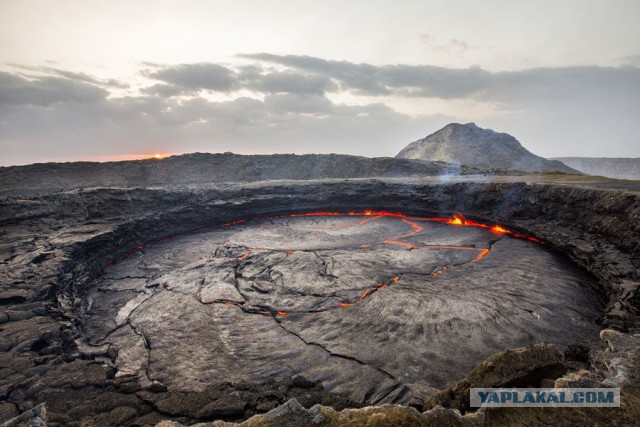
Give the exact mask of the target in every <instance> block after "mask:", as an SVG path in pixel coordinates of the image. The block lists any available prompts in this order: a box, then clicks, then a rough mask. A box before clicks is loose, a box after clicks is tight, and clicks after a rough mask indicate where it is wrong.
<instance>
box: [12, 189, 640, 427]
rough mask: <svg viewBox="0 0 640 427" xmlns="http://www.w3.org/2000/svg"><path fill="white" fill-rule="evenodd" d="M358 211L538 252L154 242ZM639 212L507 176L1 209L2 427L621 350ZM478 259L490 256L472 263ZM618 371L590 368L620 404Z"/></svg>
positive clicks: (211, 405) (331, 234) (158, 414)
mask: <svg viewBox="0 0 640 427" xmlns="http://www.w3.org/2000/svg"><path fill="white" fill-rule="evenodd" d="M364 209H378V210H386V211H396V212H397V211H400V212H405V213H407V214H411V215H415V216H433V215H436V216H450V215H451V214H452V213H453V212H464V213H465V214H466V215H467V216H468V218H471V219H473V220H476V221H479V222H485V223H489V224H496V223H498V224H500V225H502V226H504V227H506V228H509V229H511V230H514V231H515V232H518V233H524V234H527V235H530V236H533V237H536V238H538V239H541V240H543V241H544V242H545V245H544V246H540V245H538V244H536V243H534V242H529V241H526V240H521V239H515V238H513V237H510V236H505V235H496V234H494V233H492V232H491V231H489V230H485V229H476V228H473V227H453V226H448V225H446V224H442V223H439V222H428V221H414V223H416V224H418V225H419V226H420V227H423V230H421V231H420V232H418V233H415V234H412V235H410V236H406V235H407V234H411V233H413V232H414V231H415V230H416V228H414V227H413V226H412V225H411V224H410V223H408V222H405V221H403V219H401V218H394V217H383V218H378V219H375V220H372V221H368V222H366V223H365V224H358V225H357V226H356V225H354V226H353V227H351V226H349V227H342V226H343V225H352V224H353V223H354V222H359V221H361V220H362V219H363V218H357V217H344V218H342V217H341V218H333V217H318V218H314V217H307V218H281V219H278V220H274V223H273V224H272V223H271V221H262V222H260V221H258V222H254V223H248V222H247V223H240V224H235V225H232V226H228V227H223V228H215V227H214V228H213V229H209V230H207V231H204V232H199V233H193V234H189V233H187V234H185V235H184V236H182V237H180V238H175V239H168V240H165V241H163V242H156V243H153V244H151V245H149V242H152V241H157V240H158V239H161V238H164V237H167V236H171V235H174V234H175V233H186V232H188V231H189V230H193V229H197V228H198V227H211V226H220V225H222V224H224V223H228V222H232V221H235V220H238V219H242V218H254V217H265V216H270V217H274V216H278V215H285V214H288V213H291V212H312V211H317V210H328V211H347V210H354V211H361V210H364ZM367 218H370V217H367ZM639 218H640V197H639V196H638V193H636V192H633V191H624V190H605V189H597V188H577V187H572V186H564V185H550V184H546V185H537V184H531V185H528V184H524V183H511V182H506V183H497V184H496V183H477V182H465V183H451V184H441V185H437V184H433V183H429V182H424V183H421V182H420V181H415V182H411V183H407V182H399V181H384V180H356V181H318V182H279V183H264V184H263V183H257V184H247V185H226V186H210V187H206V188H204V187H198V188H181V189H179V188H175V189H171V188H168V189H117V188H110V189H89V190H81V191H72V192H66V193H58V194H50V195H42V196H37V197H36V196H34V197H13V198H5V199H3V200H2V205H1V210H0V221H1V222H2V229H1V233H2V242H1V245H0V253H1V255H2V257H1V260H0V282H1V284H0V304H2V310H0V419H2V420H4V419H8V418H10V417H11V416H14V415H16V414H17V413H19V412H22V411H25V410H27V409H29V408H32V407H35V406H36V405H38V404H39V403H42V402H46V405H47V408H48V413H49V420H50V421H52V422H54V423H55V422H59V423H63V424H71V423H73V422H80V421H83V422H85V423H94V424H96V425H127V424H137V425H145V424H153V423H155V422H157V421H159V420H160V419H163V418H172V419H175V420H179V421H182V422H191V421H195V420H206V419H216V418H225V419H236V418H244V417H248V416H250V415H252V414H254V413H258V412H264V411H267V410H269V409H271V408H273V407H275V406H277V405H278V404H280V403H283V402H284V401H285V400H287V399H288V398H290V397H295V398H297V399H298V400H299V401H300V402H301V403H302V404H303V405H305V406H307V407H308V406H311V405H313V404H315V403H322V404H324V405H326V406H333V407H335V408H336V409H340V408H343V407H346V406H359V405H360V404H362V403H375V402H402V403H410V404H414V405H415V406H421V402H418V401H416V400H415V399H413V397H414V396H417V397H418V398H421V397H423V396H427V395H429V394H430V393H431V392H432V391H433V388H442V387H445V386H448V385H453V383H455V382H456V381H457V380H459V379H461V378H462V377H464V376H465V374H466V373H467V371H468V370H469V369H470V368H472V367H473V366H474V365H475V364H476V363H477V362H479V361H481V360H482V359H484V358H485V357H487V356H489V355H491V354H493V353H495V352H497V351H499V350H502V349H504V348H506V347H515V346H522V345H526V344H530V343H534V342H538V341H550V342H553V343H556V344H559V345H560V346H565V345H567V344H571V343H573V342H576V341H583V342H584V343H586V344H587V346H588V347H587V348H588V350H587V351H588V352H591V353H592V354H595V353H594V352H597V351H599V349H598V345H597V344H595V343H592V341H593V340H592V339H590V337H592V336H593V334H594V332H595V331H596V328H595V327H594V323H597V324H598V327H608V328H614V329H617V330H618V331H621V332H622V333H623V334H622V335H623V336H627V335H628V336H630V337H631V336H633V334H634V333H635V331H637V328H638V326H639V322H638V302H639V301H640V293H639V292H638V284H639V283H640V277H639V273H638V269H639V267H640V262H639V255H640V221H639ZM405 219H406V218H405ZM408 221H409V222H411V221H412V220H411V219H409V220H408ZM272 225H273V226H274V227H272ZM338 226H339V227H338ZM327 227H331V228H327ZM402 236H405V237H402ZM384 241H387V243H381V242H384ZM389 241H391V242H395V243H389ZM400 242H402V243H405V244H408V245H411V246H414V247H420V246H425V245H434V244H435V245H439V246H456V247H458V246H465V247H472V246H475V248H477V249H478V250H475V249H470V250H458V249H452V248H449V249H444V248H443V249H435V248H429V249H427V248H410V247H407V246H406V245H402V244H398V243H400ZM294 243H295V244H294ZM363 244H368V245H370V246H369V247H361V246H360V245H363ZM138 246H142V247H143V248H142V249H141V250H136V251H135V252H131V250H132V249H137V247H138ZM481 248H482V250H484V249H490V252H489V253H488V255H486V256H484V257H482V258H480V259H478V260H477V261H476V262H471V261H473V260H474V259H475V257H477V256H478V254H479V253H481V250H480V249H481ZM263 249H264V250H263ZM289 251H293V252H291V253H289ZM555 251H561V252H564V253H565V254H566V255H568V256H569V257H570V258H571V259H572V262H569V261H568V260H567V259H565V258H563V257H562V256H559V255H557V253H556V252H555ZM108 263H111V264H112V266H111V267H109V268H106V269H103V267H104V266H105V265H106V264H108ZM574 263H576V264H574ZM576 265H579V266H580V268H581V269H577V268H576ZM445 266H446V267H448V268H447V269H446V270H443V269H442V267H445ZM439 271H443V274H437V272H439ZM585 271H586V272H587V273H588V274H589V276H586V275H585V273H584V272H585ZM434 272H435V273H436V276H432V275H431V273H434ZM100 273H101V274H100ZM396 277H398V280H397V282H396V281H394V278H396ZM592 283H596V284H597V289H596V290H595V291H594V290H592V288H591V284H592ZM378 284H380V285H387V287H382V286H378ZM367 289H369V292H367V295H366V296H365V297H364V298H363V299H362V300H360V301H358V300H359V299H360V297H361V296H362V295H363V293H364V292H365V291H366V290H367ZM599 297H603V298H604V300H603V307H602V309H601V310H600V309H599V305H598V304H599V301H598V300H599ZM212 302H213V304H212ZM225 302H228V303H231V305H225V304H224V303H225ZM341 303H342V304H352V303H354V304H353V305H348V306H346V307H340V304H341ZM313 310H319V311H320V312H317V313H311V312H310V311H313ZM278 312H283V313H278ZM284 312H286V314H284ZM265 314H266V315H265ZM596 317H597V319H596ZM625 342H626V341H625ZM612 354H614V355H615V354H617V353H612ZM616 357H617V356H616ZM588 360H590V359H588V358H587V359H584V360H583V362H581V363H583V365H582V367H587V368H589V366H588V363H590V362H588ZM625 360H626V359H624V358H623V359H612V360H609V362H607V363H606V364H604V365H599V367H598V369H599V370H600V371H599V372H600V373H601V374H602V375H605V377H607V378H612V380H611V381H613V382H612V383H611V384H618V385H619V386H621V387H623V392H624V390H626V389H625V387H636V386H637V379H634V378H635V377H633V375H635V374H633V372H635V371H633V369H631V368H629V365H626V364H625V363H626V362H625ZM623 368H624V369H623ZM589 369H593V367H591V368H589ZM296 374H301V375H302V376H296V377H293V376H294V375H296ZM303 377H304V378H303ZM305 378H306V379H305ZM316 381H317V382H316ZM634 381H635V382H634ZM321 384H322V385H324V388H323V387H322V386H321ZM629 384H631V385H629ZM634 384H636V385H634ZM333 392H340V394H335V393H333ZM505 419H511V418H509V417H505Z"/></svg>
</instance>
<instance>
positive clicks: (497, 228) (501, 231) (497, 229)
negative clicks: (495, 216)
mask: <svg viewBox="0 0 640 427" xmlns="http://www.w3.org/2000/svg"><path fill="white" fill-rule="evenodd" d="M491 231H493V232H494V233H496V234H504V233H506V232H507V230H505V229H504V228H502V227H500V226H499V225H494V226H493V227H491Z"/></svg>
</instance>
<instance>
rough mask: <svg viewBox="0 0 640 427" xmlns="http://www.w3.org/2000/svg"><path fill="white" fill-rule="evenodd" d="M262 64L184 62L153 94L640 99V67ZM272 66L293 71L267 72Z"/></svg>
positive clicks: (160, 74)
mask: <svg viewBox="0 0 640 427" xmlns="http://www.w3.org/2000/svg"><path fill="white" fill-rule="evenodd" d="M239 57H241V58H244V59H250V60H253V61H256V62H257V64H254V65H250V66H245V67H239V68H238V69H237V70H234V69H231V68H227V67H224V66H221V65H218V64H182V65H176V66H170V67H165V68H160V69H159V70H156V71H153V72H148V73H147V75H148V76H150V77H153V78H155V79H157V80H159V81H162V82H163V83H162V84H158V85H155V86H152V87H150V88H148V89H147V91H148V92H149V93H154V94H158V95H162V96H174V95H178V94H181V93H194V92H197V91H200V90H211V91H219V92H229V91H233V90H240V89H248V90H252V91H256V92H263V93H298V94H305V93H306V94H326V93H339V92H342V91H350V92H353V93H355V94H356V95H367V96H397V97H422V98H441V99H464V98H470V99H475V100H479V101H495V102H501V103H507V104H509V103H511V104H520V103H522V102H525V103H528V102H549V101H550V100H555V101H557V100H560V101H564V100H566V99H567V98H576V97H578V98H585V97H586V98H590V99H592V98H598V97H603V96H605V97H606V96H609V97H616V98H619V99H621V98H625V97H629V98H630V96H629V95H632V94H636V95H640V68H637V67H629V66H626V67H595V66H585V67H565V68H537V69H530V70H523V71H512V72H495V73H492V72H489V71H486V70H483V69H480V68H473V67H472V68H468V69H451V68H444V67H436V66H428V65H385V66H374V65H370V64H355V63H351V62H346V61H328V60H324V59H320V58H314V57H309V56H295V55H288V56H281V55H272V54H268V53H259V54H244V55H239ZM265 63H267V64H269V63H271V64H277V65H278V66H284V67H286V68H287V69H286V70H285V71H282V70H273V69H269V68H265V67H264V64H265ZM638 98H639V99H640V96H639V97H638Z"/></svg>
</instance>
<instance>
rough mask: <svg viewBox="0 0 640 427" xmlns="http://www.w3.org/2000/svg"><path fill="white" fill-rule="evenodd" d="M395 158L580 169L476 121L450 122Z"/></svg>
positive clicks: (536, 169) (538, 169)
mask: <svg viewBox="0 0 640 427" xmlns="http://www.w3.org/2000/svg"><path fill="white" fill-rule="evenodd" d="M396 157H397V158H403V159H418V160H429V161H442V162H448V163H459V164H464V165H470V166H476V167H480V168H484V169H506V170H520V171H527V172H543V171H561V172H568V173H579V172H578V171H576V170H574V169H571V168H570V167H568V166H567V165H565V164H563V163H562V162H559V161H556V160H547V159H545V158H543V157H540V156H537V155H535V154H533V153H531V152H530V151H528V150H527V149H526V148H524V147H523V146H522V144H520V142H519V141H518V140H517V139H516V138H514V137H513V136H511V135H509V134H508V133H500V132H496V131H494V130H492V129H483V128H481V127H479V126H478V125H476V124H475V123H466V124H461V123H449V124H448V125H446V126H445V127H443V128H442V129H440V130H438V131H437V132H434V133H432V134H431V135H428V136H426V137H425V138H423V139H419V140H417V141H414V142H412V143H411V144H409V145H408V146H406V147H405V148H404V149H403V150H402V151H400V153H398V155H397V156H396Z"/></svg>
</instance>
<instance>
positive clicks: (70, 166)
mask: <svg viewBox="0 0 640 427" xmlns="http://www.w3.org/2000/svg"><path fill="white" fill-rule="evenodd" d="M478 172H479V170H478V169H475V168H471V167H462V168H461V167H460V166H458V165H449V164H446V163H442V162H432V161H429V162H425V161H420V160H407V159H394V158H388V157H379V158H368V157H360V156H348V155H342V154H305V155H294V154H273V155H253V156H243V155H238V154H232V153H224V154H208V153H195V154H185V155H182V156H172V157H169V158H166V159H160V160H156V159H148V160H137V161H122V162H103V163H98V162H70V163H36V164H33V165H28V166H10V167H0V182H1V183H2V186H1V188H0V194H25V193H26V194H36V193H37V194H41V193H46V192H51V191H59V190H69V189H72V188H86V187H107V186H119V187H149V186H161V185H167V184H171V185H175V184H206V183H221V182H246V181H265V180H273V179H324V178H363V177H410V176H429V175H451V174H455V175H460V174H468V173H478Z"/></svg>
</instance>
